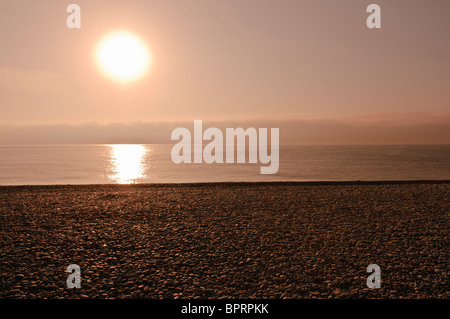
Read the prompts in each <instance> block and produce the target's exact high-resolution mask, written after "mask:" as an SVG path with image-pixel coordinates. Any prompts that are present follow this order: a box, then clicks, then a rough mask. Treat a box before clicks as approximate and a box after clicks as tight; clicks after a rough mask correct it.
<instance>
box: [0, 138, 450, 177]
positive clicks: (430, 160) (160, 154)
mask: <svg viewBox="0 0 450 319" xmlns="http://www.w3.org/2000/svg"><path fill="white" fill-rule="evenodd" d="M172 147H173V145H166V144H115V145H33V146H0V185H67V184H135V183H200V182H272V181H385V180H388V181H398V180H450V145H364V146H357V145H352V146H335V145H333V146H332V145H320V146H319V145H317V146H314V145H301V146H300V145H283V146H280V149H279V153H280V156H279V163H278V164H279V170H278V172H277V173H276V174H272V175H264V174H261V173H260V168H261V166H265V165H267V164H261V163H259V162H258V163H256V164H248V163H247V164H217V163H215V164H206V163H200V164H198V163H196V164H193V163H192V164H186V163H181V164H175V163H173V161H172V159H171V150H172ZM247 161H248V159H247Z"/></svg>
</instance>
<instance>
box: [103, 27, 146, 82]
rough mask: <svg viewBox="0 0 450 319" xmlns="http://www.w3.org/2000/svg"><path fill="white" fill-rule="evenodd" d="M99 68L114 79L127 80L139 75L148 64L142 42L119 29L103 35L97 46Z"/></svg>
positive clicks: (144, 70)
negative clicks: (105, 35)
mask: <svg viewBox="0 0 450 319" xmlns="http://www.w3.org/2000/svg"><path fill="white" fill-rule="evenodd" d="M97 62H98V64H99V66H100V68H101V69H102V70H103V71H104V72H105V73H106V74H108V75H109V76H111V77H113V78H114V79H116V80H119V81H122V82H127V81H130V80H134V79H136V78H139V77H141V76H142V75H143V74H144V73H145V72H146V71H147V69H148V67H149V64H150V54H149V52H148V49H147V47H146V45H145V44H144V42H143V41H142V40H140V39H139V38H138V37H136V36H135V35H133V34H131V33H128V32H125V31H121V32H117V33H113V34H111V35H109V36H107V37H105V38H104V39H103V40H102V41H101V42H100V44H99V46H98V48H97Z"/></svg>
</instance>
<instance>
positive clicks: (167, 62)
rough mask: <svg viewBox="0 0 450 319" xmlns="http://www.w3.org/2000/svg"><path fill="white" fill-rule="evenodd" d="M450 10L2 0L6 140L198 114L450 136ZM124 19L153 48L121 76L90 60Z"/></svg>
mask: <svg viewBox="0 0 450 319" xmlns="http://www.w3.org/2000/svg"><path fill="white" fill-rule="evenodd" d="M70 3H77V4H79V5H80V6H81V19H82V27H81V29H68V28H67V27H66V18H67V16H68V13H66V7H67V5H69V4H70ZM370 3H378V4H379V5H380V6H381V9H382V28H381V29H378V30H369V29H368V28H367V26H366V18H367V16H368V14H367V13H366V7H367V6H368V4H370ZM449 14H450V1H448V0H433V1H425V0H417V1H414V0H395V1H381V0H370V1H364V0H343V1H335V0H314V1H313V0H304V1H301V0H284V1H275V0H270V1H266V0H226V1H225V0H217V1H207V0H189V1H184V0H177V1H174V0H169V1H162V0H158V1H149V0H143V1H137V0H128V1H113V0H108V1H102V0H96V1H85V0H71V1H54V0H40V1H34V0H28V1H25V0H14V1H12V0H10V1H5V0H0V39H1V49H0V143H2V144H15V143H18V144H21V143H25V144H26V143H53V142H55V143H77V142H82V143H89V142H92V143H103V142H107V143H114V142H125V143H129V142H131V143H132V142H137V143H145V142H166V141H168V140H169V139H170V130H171V129H172V127H176V125H181V124H183V125H191V126H192V122H193V120H194V119H202V120H204V122H205V125H207V126H209V125H208V123H211V125H212V124H214V123H215V124H216V125H218V126H220V125H223V126H227V125H232V124H233V125H235V124H236V123H237V122H238V124H241V125H242V126H244V127H250V126H255V127H257V126H258V125H263V124H265V125H266V127H280V136H281V140H282V141H284V142H285V143H300V144H311V143H319V144H328V143H329V144H335V143H337V144H347V143H356V144H364V143H381V144H384V143H450V40H449V35H450V19H449ZM118 30H127V31H129V32H131V33H133V34H135V35H136V36H138V37H140V38H141V39H142V40H144V41H145V43H146V45H147V46H148V48H149V50H150V52H151V60H152V63H151V67H150V69H149V71H148V73H147V74H146V75H145V76H144V77H142V78H140V79H138V80H136V81H133V82H130V83H126V84H123V83H120V82H118V81H115V80H113V79H111V78H110V77H108V76H105V74H104V73H103V72H101V71H100V69H99V67H98V65H97V63H96V60H95V51H96V48H97V45H98V44H99V42H100V41H101V39H102V38H104V37H105V36H107V35H109V34H111V33H113V32H115V31H118Z"/></svg>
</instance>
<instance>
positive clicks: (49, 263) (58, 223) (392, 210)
mask: <svg viewBox="0 0 450 319" xmlns="http://www.w3.org/2000/svg"><path fill="white" fill-rule="evenodd" d="M449 211H450V184H448V183H436V184H433V183H423V184H422V183H415V184H382V183H381V184H377V185H372V184H370V185H351V184H330V185H326V184H323V185H321V184H318V185H308V184H204V185H189V184H186V185H131V186H130V185H98V186H27V187H0V298H449V297H450V289H449V286H450V285H449V280H448V278H449V249H448V239H449V238H448V233H449ZM372 263H375V264H378V265H380V267H381V272H382V274H381V278H382V288H381V289H368V288H367V286H366V279H367V276H368V275H369V274H367V273H366V268H367V266H368V265H369V264H372ZM69 264H78V265H79V266H80V267H81V276H82V281H81V285H82V287H81V289H68V288H67V286H66V279H67V276H68V275H69V274H68V273H66V272H65V270H66V268H67V266H68V265H69Z"/></svg>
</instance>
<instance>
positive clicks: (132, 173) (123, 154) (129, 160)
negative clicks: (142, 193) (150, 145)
mask: <svg viewBox="0 0 450 319" xmlns="http://www.w3.org/2000/svg"><path fill="white" fill-rule="evenodd" d="M109 146H110V147H111V159H110V162H111V166H112V167H111V168H112V171H113V172H114V173H113V175H110V176H109V178H110V179H111V180H113V181H115V182H116V183H118V184H133V183H135V182H136V181H138V180H139V179H141V178H143V177H144V172H145V164H144V160H145V155H146V153H147V149H146V148H145V146H144V145H139V144H119V145H109Z"/></svg>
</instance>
